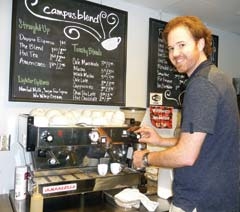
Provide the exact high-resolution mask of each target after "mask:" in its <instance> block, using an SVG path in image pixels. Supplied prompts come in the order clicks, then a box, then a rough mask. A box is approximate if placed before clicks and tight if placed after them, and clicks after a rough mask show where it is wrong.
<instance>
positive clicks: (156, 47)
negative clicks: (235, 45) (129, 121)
mask: <svg viewBox="0 0 240 212" xmlns="http://www.w3.org/2000/svg"><path fill="white" fill-rule="evenodd" d="M166 24H167V22H164V21H160V20H156V19H152V18H150V20H149V58H148V85H147V87H148V92H147V95H148V96H147V105H148V106H149V105H163V106H171V107H174V108H181V104H182V98H183V94H184V89H185V83H186V81H187V76H186V75H185V74H180V73H178V72H177V71H176V69H175V68H174V67H173V66H172V64H171V62H170V61H169V59H168V54H167V52H166V51H165V49H166V48H165V46H164V45H165V44H164V42H163V39H162V35H161V34H162V31H163V30H164V27H165V25H166ZM213 50H214V51H213V54H212V57H211V60H212V61H213V63H215V64H216V65H217V62H218V60H217V58H218V36H216V35H213Z"/></svg>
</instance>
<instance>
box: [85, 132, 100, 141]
mask: <svg viewBox="0 0 240 212" xmlns="http://www.w3.org/2000/svg"><path fill="white" fill-rule="evenodd" d="M88 136H89V138H90V140H91V141H92V143H93V144H97V143H98V141H99V138H100V134H99V132H98V131H97V130H91V131H90V132H89V134H88Z"/></svg>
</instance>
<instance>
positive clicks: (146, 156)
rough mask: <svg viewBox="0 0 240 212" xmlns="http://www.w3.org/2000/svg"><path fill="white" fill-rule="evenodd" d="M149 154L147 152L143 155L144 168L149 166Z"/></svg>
mask: <svg viewBox="0 0 240 212" xmlns="http://www.w3.org/2000/svg"><path fill="white" fill-rule="evenodd" d="M149 153H150V152H147V153H145V154H144V155H143V159H142V161H143V165H144V167H147V166H149V164H148V155H149Z"/></svg>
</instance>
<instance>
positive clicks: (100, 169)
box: [97, 163, 108, 176]
mask: <svg viewBox="0 0 240 212" xmlns="http://www.w3.org/2000/svg"><path fill="white" fill-rule="evenodd" d="M97 168H98V174H99V175H101V176H105V175H106V174H107V172H108V164H105V163H100V164H98V167H97Z"/></svg>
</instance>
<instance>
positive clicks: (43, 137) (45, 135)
mask: <svg viewBox="0 0 240 212" xmlns="http://www.w3.org/2000/svg"><path fill="white" fill-rule="evenodd" d="M53 139H54V137H53V135H52V134H51V133H50V132H48V131H44V132H43V133H42V135H41V140H42V141H45V142H47V143H52V142H53Z"/></svg>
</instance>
